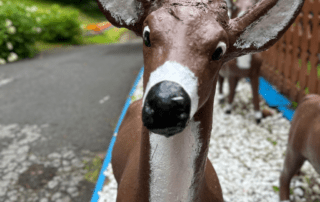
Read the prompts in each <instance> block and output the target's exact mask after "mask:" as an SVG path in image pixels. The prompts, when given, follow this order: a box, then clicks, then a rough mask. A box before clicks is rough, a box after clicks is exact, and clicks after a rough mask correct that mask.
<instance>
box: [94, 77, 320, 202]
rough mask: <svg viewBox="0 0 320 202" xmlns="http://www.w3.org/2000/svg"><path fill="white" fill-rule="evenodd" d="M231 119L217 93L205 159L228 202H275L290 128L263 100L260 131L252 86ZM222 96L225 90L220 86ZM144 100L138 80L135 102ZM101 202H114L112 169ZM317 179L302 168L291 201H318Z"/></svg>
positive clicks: (241, 88)
mask: <svg viewBox="0 0 320 202" xmlns="http://www.w3.org/2000/svg"><path fill="white" fill-rule="evenodd" d="M236 91H237V94H236V96H235V100H234V106H233V110H232V113H231V115H227V114H225V113H224V104H219V102H218V99H217V97H218V96H217V95H218V91H216V96H215V104H214V106H215V108H214V114H213V128H212V135H211V140H210V149H209V154H208V155H209V159H210V160H211V162H212V164H213V166H214V168H215V170H216V172H217V174H218V177H219V180H220V184H221V187H222V191H223V196H224V200H225V201H226V202H234V201H237V202H277V201H279V197H278V187H279V176H280V172H281V170H282V165H283V162H284V156H285V150H286V144H287V138H288V131H289V128H290V122H289V121H288V120H287V119H286V118H284V117H282V114H281V113H279V112H278V111H276V110H275V109H272V108H269V107H268V106H267V105H266V103H265V102H264V100H263V99H262V98H261V99H260V100H261V102H260V106H261V108H262V109H267V110H269V111H271V112H272V115H271V116H268V117H266V118H264V119H263V120H262V121H261V123H260V124H259V125H257V124H256V123H255V119H254V110H253V104H252V94H251V88H250V84H249V83H248V82H246V81H245V80H244V79H242V80H240V82H239V84H238V86H237V89H236ZM224 92H225V95H227V94H228V84H227V81H225V84H224ZM140 97H142V80H141V81H140V83H139V84H138V87H137V90H136V92H135V93H134V95H133V100H136V99H139V98H140ZM104 174H105V175H106V181H105V184H104V187H103V190H102V191H101V192H100V193H99V196H100V199H99V202H115V199H116V193H117V183H116V181H115V179H114V177H113V174H112V168H111V165H109V167H108V168H107V170H106V171H105V173H104ZM319 187H320V177H319V174H317V173H316V172H315V170H314V169H313V167H312V166H311V165H310V164H309V162H306V163H305V164H304V165H303V167H302V169H301V173H300V175H297V176H296V177H294V178H293V180H292V181H291V188H292V193H293V194H292V195H291V197H292V200H294V201H296V202H300V201H306V202H316V201H320V188H319Z"/></svg>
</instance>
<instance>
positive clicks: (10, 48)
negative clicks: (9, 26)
mask: <svg viewBox="0 0 320 202" xmlns="http://www.w3.org/2000/svg"><path fill="white" fill-rule="evenodd" d="M7 48H8V49H9V50H12V49H13V45H12V43H10V42H7Z"/></svg>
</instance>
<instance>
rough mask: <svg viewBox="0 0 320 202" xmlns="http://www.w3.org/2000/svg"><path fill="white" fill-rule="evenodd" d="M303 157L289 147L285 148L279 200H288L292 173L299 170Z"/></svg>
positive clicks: (284, 201)
mask: <svg viewBox="0 0 320 202" xmlns="http://www.w3.org/2000/svg"><path fill="white" fill-rule="evenodd" d="M304 161H305V158H304V157H303V156H302V155H301V154H299V153H297V152H295V151H293V150H292V149H291V148H289V147H288V148H287V152H286V158H285V161H284V166H283V170H282V172H281V176H280V201H281V202H289V201H290V198H289V195H290V181H291V179H292V177H293V176H294V174H295V173H296V172H297V171H298V170H300V168H301V166H302V165H303V163H304Z"/></svg>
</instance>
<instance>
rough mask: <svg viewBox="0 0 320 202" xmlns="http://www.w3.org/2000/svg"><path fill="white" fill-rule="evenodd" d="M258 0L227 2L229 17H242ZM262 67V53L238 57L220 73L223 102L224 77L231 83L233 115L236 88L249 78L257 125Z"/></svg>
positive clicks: (229, 100) (228, 63) (230, 98)
mask: <svg viewBox="0 0 320 202" xmlns="http://www.w3.org/2000/svg"><path fill="white" fill-rule="evenodd" d="M257 1H258V0H237V1H235V2H234V1H233V0H227V4H228V8H229V17H230V18H231V19H232V18H235V17H241V16H242V15H243V14H244V13H245V11H247V10H248V9H249V8H250V7H251V6H253V5H254V4H256V3H257ZM261 65H262V57H261V53H255V54H248V55H244V56H241V57H238V58H236V59H234V60H231V61H230V62H227V63H226V64H224V65H223V66H222V67H221V69H220V71H219V79H218V83H219V95H218V98H219V101H220V102H222V101H223V99H224V96H223V90H222V89H223V81H224V77H227V78H228V82H229V96H228V103H227V107H226V113H228V114H229V113H231V109H232V102H233V98H234V95H235V93H236V91H235V90H236V87H237V84H238V81H239V79H241V78H243V77H249V78H250V83H251V89H252V94H253V106H254V111H255V119H256V122H257V123H260V121H261V118H262V112H261V111H260V106H259V76H260V68H261Z"/></svg>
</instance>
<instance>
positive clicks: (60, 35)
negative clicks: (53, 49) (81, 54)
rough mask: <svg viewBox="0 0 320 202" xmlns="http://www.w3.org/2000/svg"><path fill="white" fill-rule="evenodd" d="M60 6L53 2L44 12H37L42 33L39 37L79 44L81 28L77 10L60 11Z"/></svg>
mask: <svg viewBox="0 0 320 202" xmlns="http://www.w3.org/2000/svg"><path fill="white" fill-rule="evenodd" d="M61 10H62V9H61V7H60V6H59V5H57V4H54V5H53V6H52V7H51V8H50V10H48V11H47V12H45V13H41V14H40V13H39V16H37V18H36V19H37V20H38V21H39V24H40V26H41V28H42V29H43V33H42V35H41V39H42V40H43V41H46V42H69V43H71V44H81V43H82V41H81V39H82V29H81V24H80V21H79V20H78V17H79V12H78V11H77V10H71V9H70V10H69V11H68V12H66V11H64V12H63V11H61Z"/></svg>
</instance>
